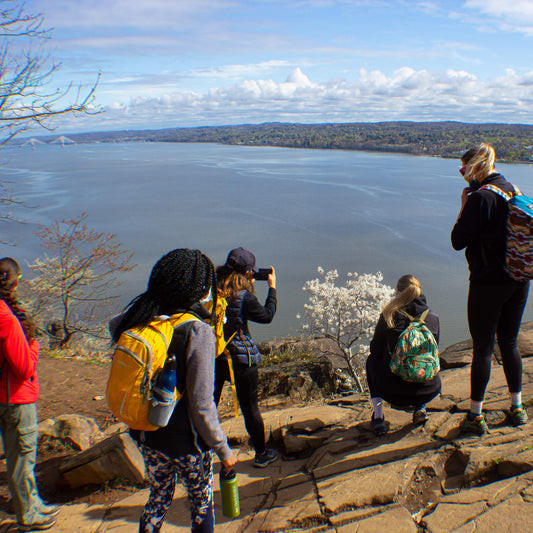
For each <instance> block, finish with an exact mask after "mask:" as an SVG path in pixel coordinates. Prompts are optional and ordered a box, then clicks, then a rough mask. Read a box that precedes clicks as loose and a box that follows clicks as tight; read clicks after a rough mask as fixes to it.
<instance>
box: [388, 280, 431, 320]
mask: <svg viewBox="0 0 533 533" xmlns="http://www.w3.org/2000/svg"><path fill="white" fill-rule="evenodd" d="M421 294H422V288H421V287H420V281H418V279H417V278H415V277H414V276H412V275H411V274H406V275H405V276H402V277H401V278H400V279H399V280H398V283H397V284H396V296H395V297H394V298H393V299H392V300H391V301H390V302H389V303H388V304H387V305H386V306H385V307H384V308H383V311H382V314H383V318H384V319H385V322H386V323H387V326H388V327H389V328H392V327H394V315H395V314H396V313H398V312H399V311H400V309H402V307H405V306H406V305H407V304H410V303H411V302H412V301H413V300H415V299H416V298H418V297H419V296H420V295H421Z"/></svg>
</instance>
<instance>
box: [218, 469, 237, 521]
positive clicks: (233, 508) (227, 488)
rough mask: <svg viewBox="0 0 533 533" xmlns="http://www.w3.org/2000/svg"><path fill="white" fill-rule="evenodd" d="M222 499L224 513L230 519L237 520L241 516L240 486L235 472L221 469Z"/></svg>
mask: <svg viewBox="0 0 533 533" xmlns="http://www.w3.org/2000/svg"><path fill="white" fill-rule="evenodd" d="M220 497H221V498H222V512H223V513H224V516H227V517H228V518H236V517H237V516H239V515H240V514H241V509H240V506H239V485H238V483H237V474H235V470H230V471H229V472H227V471H226V469H225V468H224V467H222V468H221V469H220Z"/></svg>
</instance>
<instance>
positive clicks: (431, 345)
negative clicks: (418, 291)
mask: <svg viewBox="0 0 533 533" xmlns="http://www.w3.org/2000/svg"><path fill="white" fill-rule="evenodd" d="M428 313H429V309H426V310H425V311H424V312H423V313H422V314H421V315H420V316H419V317H418V318H413V317H412V316H410V315H408V314H407V313H405V315H406V316H407V317H408V318H409V320H410V323H409V325H408V326H407V328H405V330H404V331H403V332H402V334H401V335H400V337H399V338H398V342H397V343H396V346H395V348H394V351H393V352H392V356H391V360H390V369H391V371H392V373H393V374H395V375H396V376H399V377H400V378H402V379H403V380H405V381H411V382H415V383H426V382H427V381H430V380H431V379H433V378H434V377H435V376H436V375H437V373H438V372H439V370H440V363H439V349H438V346H437V342H436V341H435V337H434V336H433V333H431V331H430V330H429V328H428V327H427V326H426V324H425V320H426V316H427V314H428Z"/></svg>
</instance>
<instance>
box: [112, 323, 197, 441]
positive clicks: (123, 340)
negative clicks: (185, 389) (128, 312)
mask: <svg viewBox="0 0 533 533" xmlns="http://www.w3.org/2000/svg"><path fill="white" fill-rule="evenodd" d="M192 320H198V318H197V317H196V316H194V315H192V314H189V313H180V314H178V315H173V316H172V317H166V316H161V317H156V319H155V320H153V321H152V322H151V323H150V324H149V325H148V326H146V327H142V328H141V327H138V328H132V329H129V330H127V331H124V332H123V333H122V334H121V335H120V337H119V339H118V342H117V346H116V348H115V352H114V354H113V360H112V362H111V369H110V372H109V379H108V381H107V389H106V397H107V403H108V405H109V409H110V410H111V412H112V413H113V415H115V416H116V417H117V418H118V419H119V420H121V421H122V422H124V423H125V424H127V425H128V426H129V427H130V428H131V429H137V430H142V431H154V430H156V429H158V428H157V427H156V426H153V425H152V424H150V422H149V421H148V411H149V408H150V400H151V399H152V387H153V386H154V384H155V381H156V378H157V374H158V372H159V371H160V370H161V369H162V368H163V365H164V364H165V361H166V358H167V350H168V347H169V345H170V341H171V340H172V336H173V334H174V327H175V326H177V325H180V324H184V323H186V322H190V321H192ZM174 395H175V400H176V401H178V400H179V399H180V398H181V395H182V393H180V392H178V391H177V390H175V391H174Z"/></svg>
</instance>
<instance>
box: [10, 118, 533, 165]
mask: <svg viewBox="0 0 533 533" xmlns="http://www.w3.org/2000/svg"><path fill="white" fill-rule="evenodd" d="M117 142H179V143H188V142H190V143H216V144H228V145H243V146H272V147H280V148H306V149H323V150H353V151H365V152H380V153H394V154H407V155H422V156H433V157H440V158H445V159H449V158H459V157H460V156H461V155H462V153H463V152H464V151H465V150H467V149H468V148H470V147H471V146H473V145H475V144H478V143H480V142H487V143H489V144H491V145H492V146H494V148H495V150H496V156H497V158H498V161H499V162H503V163H527V164H533V125H527V124H468V123H462V122H377V123H347V124H340V123H339V124H290V123H277V122H276V123H265V124H257V125H253V124H243V125H237V126H201V127H192V128H165V129H159V130H138V131H135V130H125V131H104V132H90V133H73V134H69V135H68V136H63V135H59V134H57V135H46V136H34V137H31V138H20V139H17V140H16V141H15V142H14V143H13V145H19V146H20V145H24V144H32V146H35V145H37V144H41V143H55V144H71V143H117Z"/></svg>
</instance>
